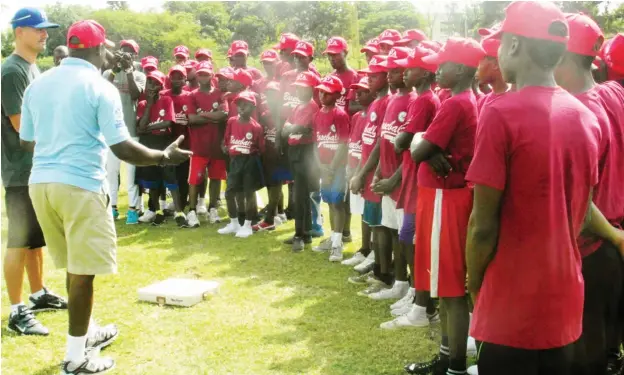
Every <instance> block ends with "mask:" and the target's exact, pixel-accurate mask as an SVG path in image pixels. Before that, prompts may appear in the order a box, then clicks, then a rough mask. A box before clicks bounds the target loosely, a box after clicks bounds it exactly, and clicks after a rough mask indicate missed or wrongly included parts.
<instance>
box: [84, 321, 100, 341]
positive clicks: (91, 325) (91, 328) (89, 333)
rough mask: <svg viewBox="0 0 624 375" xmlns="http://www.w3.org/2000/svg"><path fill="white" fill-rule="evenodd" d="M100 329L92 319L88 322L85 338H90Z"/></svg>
mask: <svg viewBox="0 0 624 375" xmlns="http://www.w3.org/2000/svg"><path fill="white" fill-rule="evenodd" d="M99 328H100V327H99V326H98V325H97V323H96V322H95V321H94V320H93V318H92V319H90V320H89V329H87V337H89V336H92V335H94V334H95V332H97V330H98V329H99Z"/></svg>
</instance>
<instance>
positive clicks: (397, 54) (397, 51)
mask: <svg viewBox="0 0 624 375" xmlns="http://www.w3.org/2000/svg"><path fill="white" fill-rule="evenodd" d="M410 50H411V48H407V47H394V48H392V49H391V50H390V52H388V58H387V59H386V61H382V62H381V63H380V64H379V66H382V67H384V68H386V70H389V69H396V68H401V66H400V65H397V63H396V61H397V60H401V59H404V58H406V57H407V56H408V55H409V53H410Z"/></svg>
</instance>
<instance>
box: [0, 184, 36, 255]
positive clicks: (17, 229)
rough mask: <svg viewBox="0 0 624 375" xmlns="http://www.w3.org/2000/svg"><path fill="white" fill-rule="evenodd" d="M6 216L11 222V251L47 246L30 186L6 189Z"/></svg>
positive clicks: (9, 244)
mask: <svg viewBox="0 0 624 375" xmlns="http://www.w3.org/2000/svg"><path fill="white" fill-rule="evenodd" d="M5 191H6V194H5V204H6V214H7V218H8V221H9V228H8V229H9V230H8V234H7V235H8V241H7V247H8V248H9V249H23V248H27V249H38V248H40V247H44V246H45V239H44V238H43V232H42V231H41V227H40V226H39V222H38V221H37V215H35V209H34V208H33V205H32V201H31V200H30V195H28V186H14V187H7V188H5Z"/></svg>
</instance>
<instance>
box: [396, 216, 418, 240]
mask: <svg viewBox="0 0 624 375" xmlns="http://www.w3.org/2000/svg"><path fill="white" fill-rule="evenodd" d="M415 234H416V215H415V214H405V215H404V216H403V225H401V230H400V231H399V241H401V242H402V243H404V244H406V245H413V244H414V235H415Z"/></svg>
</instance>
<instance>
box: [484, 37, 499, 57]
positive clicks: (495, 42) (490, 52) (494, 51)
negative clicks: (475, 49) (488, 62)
mask: <svg viewBox="0 0 624 375" xmlns="http://www.w3.org/2000/svg"><path fill="white" fill-rule="evenodd" d="M499 47H500V39H496V38H492V37H485V38H483V39H481V48H483V50H484V51H485V55H486V56H489V57H494V58H498V48H499Z"/></svg>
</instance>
